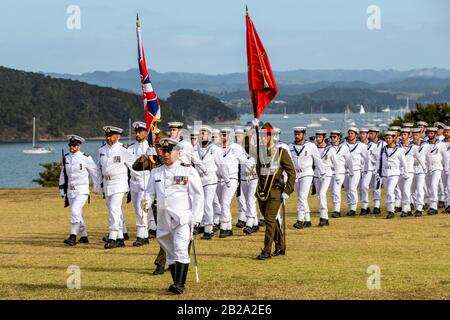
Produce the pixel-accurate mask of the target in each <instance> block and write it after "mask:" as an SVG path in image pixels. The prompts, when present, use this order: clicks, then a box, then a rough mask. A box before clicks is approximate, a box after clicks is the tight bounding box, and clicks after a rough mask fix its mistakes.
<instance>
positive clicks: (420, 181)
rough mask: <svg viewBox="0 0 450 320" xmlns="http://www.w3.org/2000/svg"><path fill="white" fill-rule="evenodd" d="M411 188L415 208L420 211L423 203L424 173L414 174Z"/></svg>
mask: <svg viewBox="0 0 450 320" xmlns="http://www.w3.org/2000/svg"><path fill="white" fill-rule="evenodd" d="M411 190H413V193H412V199H413V201H414V207H415V209H416V210H418V211H422V210H423V205H424V204H425V173H419V174H415V175H414V178H413V181H412V186H411Z"/></svg>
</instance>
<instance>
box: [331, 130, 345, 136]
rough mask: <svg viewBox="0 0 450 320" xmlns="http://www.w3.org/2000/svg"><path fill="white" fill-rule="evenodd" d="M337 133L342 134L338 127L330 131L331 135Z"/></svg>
mask: <svg viewBox="0 0 450 320" xmlns="http://www.w3.org/2000/svg"><path fill="white" fill-rule="evenodd" d="M336 134H337V135H339V136H340V135H341V134H342V133H341V131H340V130H337V129H333V130H331V131H330V136H331V135H336Z"/></svg>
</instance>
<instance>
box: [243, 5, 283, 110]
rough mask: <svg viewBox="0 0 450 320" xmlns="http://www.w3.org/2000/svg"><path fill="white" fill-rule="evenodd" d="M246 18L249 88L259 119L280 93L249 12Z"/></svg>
mask: <svg viewBox="0 0 450 320" xmlns="http://www.w3.org/2000/svg"><path fill="white" fill-rule="evenodd" d="M245 19H246V26H247V64H248V89H249V90H250V97H251V99H252V104H253V114H254V115H255V118H256V119H259V116H260V115H261V114H262V113H263V111H264V109H265V108H266V107H267V105H268V104H269V103H270V101H272V99H273V98H274V97H275V96H276V94H277V93H278V87H277V84H276V82H275V77H274V76H273V72H272V68H271V67H270V62H269V57H268V56H267V53H266V50H265V49H264V46H263V44H262V42H261V40H260V39H259V36H258V33H257V32H256V29H255V26H254V25H253V21H252V20H251V19H250V16H249V15H248V12H247V14H246V17H245Z"/></svg>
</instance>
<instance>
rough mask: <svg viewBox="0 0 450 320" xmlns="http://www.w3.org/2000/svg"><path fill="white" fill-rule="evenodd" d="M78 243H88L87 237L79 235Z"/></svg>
mask: <svg viewBox="0 0 450 320" xmlns="http://www.w3.org/2000/svg"><path fill="white" fill-rule="evenodd" d="M78 243H89V239H88V237H80V239H79V240H78Z"/></svg>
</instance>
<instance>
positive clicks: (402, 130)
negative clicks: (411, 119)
mask: <svg viewBox="0 0 450 320" xmlns="http://www.w3.org/2000/svg"><path fill="white" fill-rule="evenodd" d="M400 132H401V133H405V132H406V133H411V128H401V129H400Z"/></svg>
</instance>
